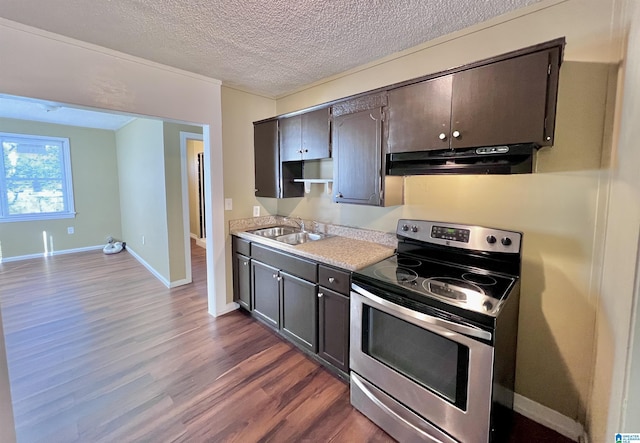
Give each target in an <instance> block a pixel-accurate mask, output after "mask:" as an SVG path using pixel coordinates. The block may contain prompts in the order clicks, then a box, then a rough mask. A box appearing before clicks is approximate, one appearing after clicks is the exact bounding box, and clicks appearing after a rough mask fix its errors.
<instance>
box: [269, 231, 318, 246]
mask: <svg viewBox="0 0 640 443" xmlns="http://www.w3.org/2000/svg"><path fill="white" fill-rule="evenodd" d="M327 237H330V236H329V235H327V234H317V233H313V232H296V233H293V234H287V235H281V236H278V237H276V238H275V240H277V241H279V242H282V243H286V244H288V245H300V244H302V243H307V242H310V241H318V240H322V239H323V238H327Z"/></svg>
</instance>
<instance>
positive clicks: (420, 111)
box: [387, 75, 452, 153]
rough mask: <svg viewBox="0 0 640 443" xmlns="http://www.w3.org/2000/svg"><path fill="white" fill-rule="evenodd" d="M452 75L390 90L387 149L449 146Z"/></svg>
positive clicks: (398, 150)
mask: <svg viewBox="0 0 640 443" xmlns="http://www.w3.org/2000/svg"><path fill="white" fill-rule="evenodd" d="M451 82H452V76H451V75H447V76H444V77H438V78H434V79H432V80H427V81H424V82H420V83H416V84H413V85H409V86H404V87H402V88H398V89H393V90H391V91H389V95H388V105H387V152H389V153H396V152H410V151H427V150H437V149H449V134H450V130H449V128H450V122H451Z"/></svg>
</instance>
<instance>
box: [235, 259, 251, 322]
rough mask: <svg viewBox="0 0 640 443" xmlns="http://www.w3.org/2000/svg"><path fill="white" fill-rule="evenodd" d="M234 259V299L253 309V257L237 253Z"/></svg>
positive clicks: (241, 304)
mask: <svg viewBox="0 0 640 443" xmlns="http://www.w3.org/2000/svg"><path fill="white" fill-rule="evenodd" d="M233 260H234V262H233V299H234V301H236V302H237V303H238V304H239V305H240V306H242V307H243V308H245V309H246V310H247V311H251V309H252V306H251V259H250V258H249V257H245V256H244V255H242V254H238V253H235V254H234V257H233Z"/></svg>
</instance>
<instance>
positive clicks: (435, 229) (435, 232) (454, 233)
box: [431, 225, 471, 243]
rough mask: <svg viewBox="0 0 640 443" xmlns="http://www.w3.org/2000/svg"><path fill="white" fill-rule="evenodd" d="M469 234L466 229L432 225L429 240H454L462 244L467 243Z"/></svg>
mask: <svg viewBox="0 0 640 443" xmlns="http://www.w3.org/2000/svg"><path fill="white" fill-rule="evenodd" d="M470 232H471V231H470V230H468V229H459V228H451V227H448V226H437V225H433V226H432V227H431V238H441V239H444V240H454V241H459V242H463V243H469V234H470Z"/></svg>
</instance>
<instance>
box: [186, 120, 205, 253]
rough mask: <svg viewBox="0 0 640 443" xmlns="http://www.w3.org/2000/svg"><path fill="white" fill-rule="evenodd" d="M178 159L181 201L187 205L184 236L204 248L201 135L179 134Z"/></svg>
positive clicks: (202, 144)
mask: <svg viewBox="0 0 640 443" xmlns="http://www.w3.org/2000/svg"><path fill="white" fill-rule="evenodd" d="M180 158H181V159H182V191H183V198H182V201H183V203H184V202H186V203H188V206H187V207H186V208H185V227H187V226H188V232H187V233H186V234H185V236H186V237H187V238H192V239H194V240H195V243H196V245H197V246H200V247H201V248H206V237H207V236H206V217H205V207H206V204H205V201H206V195H205V184H204V179H205V171H204V169H205V168H204V141H203V138H202V135H201V134H196V133H191V132H180ZM186 220H188V223H187V222H186Z"/></svg>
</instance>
